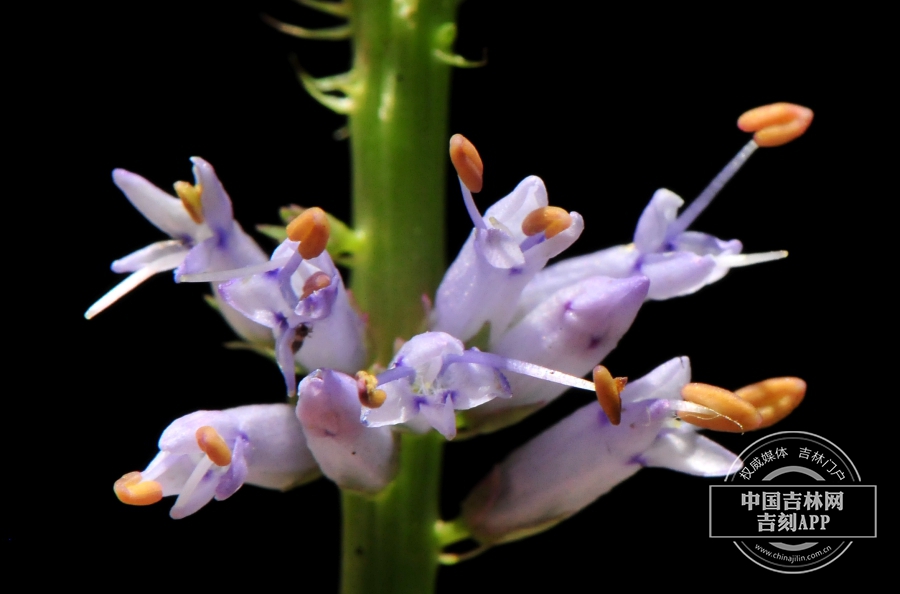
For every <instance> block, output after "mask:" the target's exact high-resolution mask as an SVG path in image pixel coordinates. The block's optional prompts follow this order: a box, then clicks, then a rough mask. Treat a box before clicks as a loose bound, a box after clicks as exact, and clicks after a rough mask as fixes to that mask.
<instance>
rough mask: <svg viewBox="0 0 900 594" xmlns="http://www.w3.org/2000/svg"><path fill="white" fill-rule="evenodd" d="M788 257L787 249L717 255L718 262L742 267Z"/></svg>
mask: <svg viewBox="0 0 900 594" xmlns="http://www.w3.org/2000/svg"><path fill="white" fill-rule="evenodd" d="M787 257H788V253H787V250H780V251H777V252H758V253H756V254H724V255H722V256H715V258H716V263H717V264H719V265H721V266H726V267H728V268H740V267H741V266H751V265H753V264H762V263H763V262H772V261H774V260H781V259H782V258H787Z"/></svg>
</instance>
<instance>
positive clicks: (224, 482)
mask: <svg viewBox="0 0 900 594" xmlns="http://www.w3.org/2000/svg"><path fill="white" fill-rule="evenodd" d="M246 450H247V439H246V438H245V437H244V436H238V438H237V439H235V441H234V448H233V449H232V451H231V464H229V465H228V470H227V471H226V472H225V474H224V475H222V478H221V479H219V483H218V484H217V485H216V501H225V500H226V499H228V498H229V497H231V496H232V495H234V494H235V493H237V491H238V489H240V488H241V487H242V486H243V485H244V481H245V480H247V459H246V457H245V452H246Z"/></svg>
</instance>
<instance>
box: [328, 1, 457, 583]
mask: <svg viewBox="0 0 900 594" xmlns="http://www.w3.org/2000/svg"><path fill="white" fill-rule="evenodd" d="M348 1H349V2H350V9H351V13H350V24H351V27H352V30H353V43H354V64H353V71H352V73H351V76H350V81H351V82H350V84H349V85H348V86H347V89H348V90H347V97H348V98H349V99H350V107H349V114H348V115H349V129H350V141H351V144H352V160H353V215H354V227H355V228H356V230H357V231H358V232H359V233H360V236H361V241H360V246H359V251H358V252H357V253H356V254H355V256H354V267H353V271H352V275H351V277H352V278H351V281H352V285H351V286H352V290H353V294H354V296H355V297H356V300H357V302H358V303H359V304H360V307H361V308H362V309H363V311H365V312H366V313H367V314H368V337H369V342H370V344H369V346H370V349H371V350H370V352H372V353H373V361H374V362H379V363H382V364H387V363H388V362H389V361H390V359H391V358H392V357H393V351H394V340H395V338H398V337H399V338H404V339H408V338H410V337H412V336H414V335H415V334H417V333H418V332H421V330H422V329H423V327H424V325H425V323H426V320H425V311H424V308H423V304H422V296H423V295H429V296H431V295H433V294H434V291H435V289H436V288H437V285H438V283H439V282H440V279H441V277H442V275H443V273H444V269H445V264H444V188H445V186H446V171H447V156H446V155H447V141H448V126H447V122H448V111H449V109H448V108H449V91H450V66H448V65H447V64H446V63H445V62H444V61H441V60H440V59H438V58H437V57H436V52H435V50H436V49H446V47H445V46H446V45H447V42H446V38H447V31H448V27H452V23H453V20H454V16H455V9H456V5H457V0H348ZM443 441H444V440H443V438H442V437H441V436H440V435H439V434H437V433H436V432H434V431H432V432H430V433H428V434H425V435H421V436H417V435H410V434H405V435H403V436H402V439H401V451H400V470H399V474H398V476H397V478H396V480H395V481H394V483H393V484H392V485H391V486H390V487H389V488H388V489H386V490H385V491H384V492H383V493H381V494H379V495H378V497H376V498H374V499H370V498H365V497H362V496H359V495H355V494H352V493H344V494H343V499H342V504H343V513H344V518H343V521H344V529H343V545H342V549H343V569H342V583H341V588H342V592H343V593H344V594H360V593H364V592H365V593H370V592H376V593H378V592H386V593H387V592H390V593H392V594H427V593H428V592H433V591H434V585H435V577H436V575H437V567H438V553H439V546H438V541H437V537H436V535H435V531H434V526H435V524H436V522H437V521H438V519H439V509H438V501H439V500H438V497H439V492H440V489H439V485H440V468H441V453H442V448H443Z"/></svg>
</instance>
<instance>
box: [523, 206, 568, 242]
mask: <svg viewBox="0 0 900 594" xmlns="http://www.w3.org/2000/svg"><path fill="white" fill-rule="evenodd" d="M571 225H572V215H570V214H569V213H568V212H566V211H565V210H564V209H562V208H560V207H558V206H544V207H542V208H538V209H536V210H533V211H531V212H530V213H528V216H527V217H525V220H524V221H522V233H524V234H525V235H527V236H529V237H531V236H532V235H537V234H538V233H541V232H543V234H544V237H546V238H547V239H550V238H551V237H553V236H554V235H558V234H560V233H562V232H563V231H565V230H566V229H568V228H569V227H570V226H571Z"/></svg>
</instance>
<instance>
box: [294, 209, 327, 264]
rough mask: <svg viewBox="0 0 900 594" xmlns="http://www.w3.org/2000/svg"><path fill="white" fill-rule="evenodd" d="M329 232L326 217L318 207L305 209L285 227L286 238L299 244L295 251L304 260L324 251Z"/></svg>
mask: <svg viewBox="0 0 900 594" xmlns="http://www.w3.org/2000/svg"><path fill="white" fill-rule="evenodd" d="M330 232H331V225H330V224H329V223H328V217H327V216H326V215H325V211H324V210H322V209H321V208H319V207H318V206H314V207H313V208H307V209H306V210H304V211H303V212H302V213H300V216H298V217H297V218H296V219H294V220H293V221H291V222H290V223H288V226H287V235H288V238H289V239H290V240H291V241H299V242H300V246H299V247H298V248H297V251H298V252H300V255H301V256H303V258H304V259H305V260H309V259H310V258H315V257H316V256H318V255H320V254H321V253H322V252H324V251H325V246H327V245H328V237H329V235H330Z"/></svg>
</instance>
